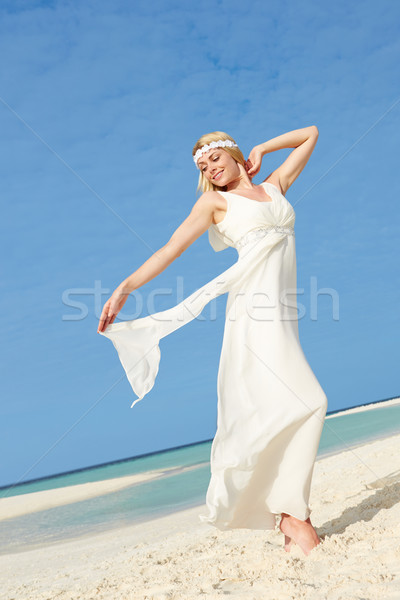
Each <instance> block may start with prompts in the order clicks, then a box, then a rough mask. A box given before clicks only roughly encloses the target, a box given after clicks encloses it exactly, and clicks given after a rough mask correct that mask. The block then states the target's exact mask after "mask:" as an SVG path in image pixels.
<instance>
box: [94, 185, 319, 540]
mask: <svg viewBox="0 0 400 600" xmlns="http://www.w3.org/2000/svg"><path fill="white" fill-rule="evenodd" d="M262 185H263V186H264V189H265V191H266V194H267V195H268V196H269V198H271V201H262V202H260V201H257V200H250V199H249V198H245V197H243V196H240V195H238V194H234V193H231V192H220V193H222V194H223V195H224V196H225V198H226V200H227V205H228V209H227V212H226V215H225V217H224V219H223V220H222V221H221V222H220V223H218V224H217V225H215V224H213V225H211V226H210V228H209V230H208V234H209V241H210V243H211V245H212V247H213V248H214V250H215V251H217V252H218V251H220V250H223V249H224V248H226V247H228V246H231V247H234V248H236V249H237V251H238V259H237V261H236V262H235V263H234V264H233V265H232V266H231V267H229V268H228V269H227V270H226V271H224V272H223V273H221V275H219V276H218V277H216V278H214V279H212V280H211V281H210V282H208V283H207V284H206V285H204V286H203V287H201V288H200V289H198V290H197V291H196V292H194V293H193V294H191V295H190V296H188V297H187V298H186V299H185V300H183V301H182V302H181V303H179V304H178V305H176V306H174V307H173V308H171V309H168V310H165V311H161V312H158V313H154V314H153V315H149V316H147V317H144V318H141V319H136V320H133V321H124V322H120V323H113V324H111V325H109V326H108V327H107V329H106V330H105V331H104V332H103V333H102V335H105V336H106V337H108V338H109V339H110V340H111V341H112V343H113V344H114V347H115V348H116V350H117V352H118V355H119V357H120V360H121V363H122V365H123V367H124V369H125V371H126V374H127V377H128V380H129V382H130V384H131V386H132V389H133V391H134V392H135V394H136V395H137V396H138V398H137V399H136V400H135V401H134V402H133V404H132V406H134V404H136V402H139V401H140V400H141V399H142V398H143V397H144V396H145V395H146V394H147V393H148V392H149V391H150V390H151V388H152V387H153V385H154V382H155V378H156V376H157V372H158V367H159V361H160V348H159V341H160V339H161V338H163V337H165V336H166V335H168V334H170V333H172V332H173V331H175V330H176V329H178V328H179V327H182V326H183V325H185V324H186V323H188V322H189V321H191V320H192V319H194V318H195V317H197V316H198V315H199V314H200V313H201V311H202V310H203V308H204V307H205V306H206V304H207V303H208V302H210V301H211V300H212V299H213V298H215V297H217V296H219V295H221V294H223V293H226V292H228V296H227V304H226V318H225V328H224V337H223V342H222V350H221V357H220V365H219V371H218V413H217V414H218V417H217V431H216V434H215V437H214V440H213V443H212V447H211V459H210V464H211V480H210V483H209V487H208V490H207V496H206V506H207V511H208V514H205V515H199V518H200V520H201V521H202V522H204V523H209V524H211V525H214V526H215V527H217V528H218V529H221V530H227V529H237V528H249V529H274V528H275V527H276V516H277V515H279V514H281V513H282V512H286V513H288V514H290V515H293V516H295V517H297V518H298V519H302V520H306V519H307V518H308V517H309V516H310V514H311V510H310V507H309V496H310V488H311V480H312V474H313V468H314V464H315V458H316V454H317V450H318V445H319V440H320V436H321V431H322V427H323V423H324V418H325V414H326V410H327V397H326V394H325V392H324V391H323V389H322V387H321V385H320V384H319V382H318V380H317V378H316V377H315V375H314V373H313V371H312V370H311V367H310V365H309V363H308V362H307V359H306V357H305V355H304V352H303V350H302V347H301V345H300V341H299V333H298V314H297V294H296V284H297V273H296V249H295V236H294V222H295V212H294V209H293V207H292V206H291V204H290V203H289V202H288V201H287V199H286V198H285V197H284V196H283V195H282V194H281V192H280V191H279V190H278V188H277V187H276V186H275V185H274V184H272V183H268V182H265V183H264V184H262Z"/></svg>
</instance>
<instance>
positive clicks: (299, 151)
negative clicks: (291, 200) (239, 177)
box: [247, 125, 318, 195]
mask: <svg viewBox="0 0 400 600" xmlns="http://www.w3.org/2000/svg"><path fill="white" fill-rule="evenodd" d="M317 140H318V128H317V127H316V125H311V126H310V127H303V128H302V129H294V130H293V131H288V132H287V133H284V134H282V135H279V136H277V137H275V138H272V139H271V140H268V141H267V142H264V143H262V144H258V145H257V146H255V147H254V148H253V150H252V151H251V152H250V155H249V158H248V161H247V162H248V165H249V168H248V175H249V177H254V176H255V175H256V174H257V173H258V172H259V170H260V167H261V161H262V159H263V157H264V156H265V155H266V154H268V153H269V152H274V151H275V150H281V149H283V148H295V149H294V150H293V152H291V153H290V154H289V156H288V157H287V159H286V160H285V161H284V162H283V163H282V164H281V165H280V166H279V167H278V168H277V169H275V171H273V173H271V174H270V175H268V177H267V179H269V178H270V177H271V176H272V175H274V176H275V177H276V178H277V179H278V180H279V183H280V186H281V189H282V193H283V194H284V195H285V193H286V192H287V190H288V189H289V188H290V186H291V185H292V184H293V182H294V181H295V180H296V179H297V177H298V176H299V175H300V173H301V172H302V170H303V169H304V167H305V166H306V164H307V162H308V160H309V158H310V156H311V154H312V152H313V150H314V148H315V145H316V143H317Z"/></svg>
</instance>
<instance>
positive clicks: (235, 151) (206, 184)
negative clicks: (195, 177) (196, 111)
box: [192, 131, 246, 192]
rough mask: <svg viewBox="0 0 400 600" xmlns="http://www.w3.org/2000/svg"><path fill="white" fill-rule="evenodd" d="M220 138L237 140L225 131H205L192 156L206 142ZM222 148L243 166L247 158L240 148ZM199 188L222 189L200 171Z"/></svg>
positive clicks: (203, 189)
mask: <svg viewBox="0 0 400 600" xmlns="http://www.w3.org/2000/svg"><path fill="white" fill-rule="evenodd" d="M218 140H231V141H232V142H235V140H234V139H233V138H232V137H231V136H230V135H228V134H227V133H225V132H224V131H213V132H212V133H205V134H204V135H202V136H201V138H199V139H198V140H197V142H196V143H195V145H194V148H193V150H192V156H194V155H195V154H196V152H197V150H199V149H200V148H202V147H203V146H205V144H210V143H211V142H217V141H218ZM235 144H236V142H235ZM220 150H225V152H227V153H228V154H230V155H231V156H232V158H234V159H235V160H236V162H238V163H239V164H241V165H242V166H244V165H245V162H246V160H245V158H244V156H243V154H242V152H241V150H239V148H237V147H235V148H230V147H229V146H226V147H225V148H220ZM199 190H201V191H202V192H210V191H219V190H221V187H218V186H217V185H214V184H213V183H211V181H209V180H208V179H207V177H206V176H205V175H203V173H202V172H201V171H200V174H199V182H198V185H197V189H196V191H199Z"/></svg>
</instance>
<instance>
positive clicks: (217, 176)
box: [213, 171, 223, 181]
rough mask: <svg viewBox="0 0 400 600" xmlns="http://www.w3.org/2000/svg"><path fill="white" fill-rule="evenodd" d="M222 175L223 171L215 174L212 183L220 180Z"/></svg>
mask: <svg viewBox="0 0 400 600" xmlns="http://www.w3.org/2000/svg"><path fill="white" fill-rule="evenodd" d="M222 173H223V171H220V172H219V173H217V174H216V175H215V176H214V177H213V179H214V181H217V180H218V179H220V177H221V175H222Z"/></svg>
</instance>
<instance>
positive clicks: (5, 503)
mask: <svg viewBox="0 0 400 600" xmlns="http://www.w3.org/2000/svg"><path fill="white" fill-rule="evenodd" d="M193 468H195V467H192V466H190V467H184V468H182V469H181V472H184V471H187V470H190V469H193ZM175 470H176V467H167V468H164V469H154V470H153V471H146V472H145V473H138V474H136V475H126V476H124V477H115V478H114V479H106V480H105V481H93V482H91V483H79V484H77V485H71V486H68V487H62V488H56V489H53V490H43V491H41V492H32V493H30V494H21V495H20V496H11V497H9V498H8V497H6V498H0V521H3V520H4V519H11V518H14V517H19V516H21V515H26V514H28V513H33V512H38V511H41V510H47V509H48V508H54V507H55V506H64V505H65V504H72V503H73V502H80V501H81V500H88V499H89V498H95V497H96V496H103V495H104V494H110V493H112V492H117V491H118V490H122V489H124V488H127V487H129V486H131V485H134V484H137V483H143V482H144V481H151V480H154V479H157V478H158V477H161V476H162V475H166V474H168V472H169V471H175Z"/></svg>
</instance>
